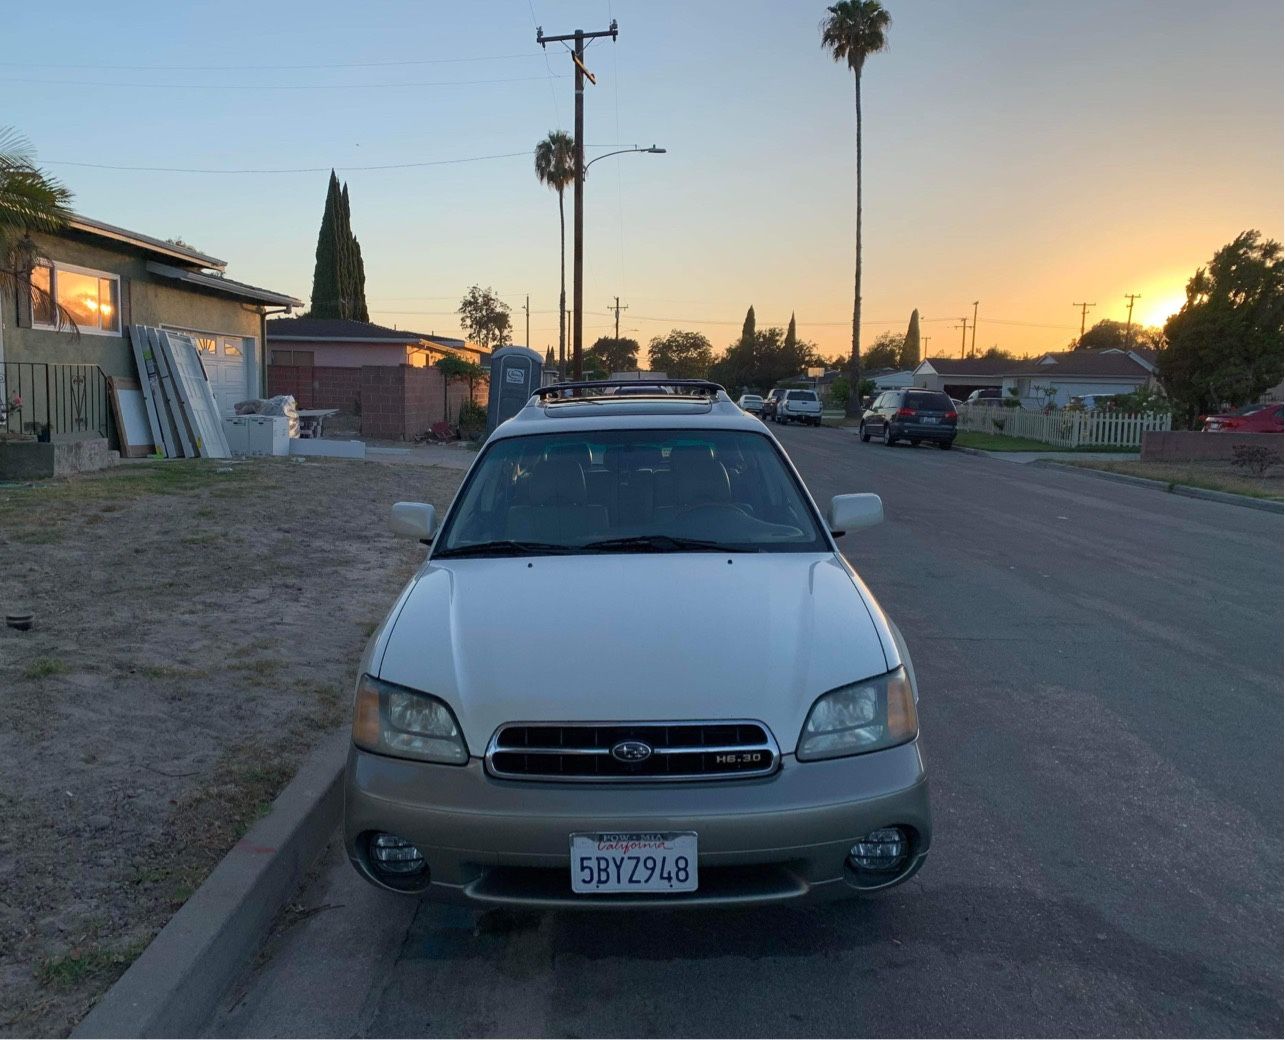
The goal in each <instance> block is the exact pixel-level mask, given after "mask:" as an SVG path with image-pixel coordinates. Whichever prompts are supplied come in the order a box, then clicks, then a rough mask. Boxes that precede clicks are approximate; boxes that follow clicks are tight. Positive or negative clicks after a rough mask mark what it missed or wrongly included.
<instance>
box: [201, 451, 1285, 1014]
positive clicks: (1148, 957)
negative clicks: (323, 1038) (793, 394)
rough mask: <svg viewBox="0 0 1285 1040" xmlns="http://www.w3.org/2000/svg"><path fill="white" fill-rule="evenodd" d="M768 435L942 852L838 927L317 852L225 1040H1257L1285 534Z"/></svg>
mask: <svg viewBox="0 0 1285 1040" xmlns="http://www.w3.org/2000/svg"><path fill="white" fill-rule="evenodd" d="M779 436H780V438H781V440H782V442H783V443H784V444H785V445H786V447H787V449H788V450H789V451H790V453H791V455H792V457H793V458H794V460H795V462H796V463H797V465H798V466H799V468H800V470H801V471H802V473H803V475H804V478H805V479H806V480H807V482H808V484H809V485H810V487H811V489H812V491H813V493H814V494H815V495H816V497H817V498H818V499H819V500H822V501H824V500H825V499H826V498H828V496H830V495H832V494H835V493H838V492H840V491H854V490H859V491H876V492H878V493H879V494H881V495H882V496H883V498H884V503H885V508H886V512H887V522H886V523H885V524H884V525H883V526H882V527H880V528H875V529H872V530H869V531H864V532H861V533H859V534H856V535H854V536H852V537H849V538H847V539H845V540H844V549H845V552H847V553H848V554H849V556H850V558H851V559H852V560H853V561H854V563H855V564H856V566H857V567H858V569H859V570H860V571H861V572H862V574H863V575H864V576H865V578H866V580H867V581H868V582H869V584H870V585H871V587H872V588H873V590H874V592H875V593H876V595H877V596H879V598H880V600H881V601H882V602H883V604H884V606H885V607H887V609H888V610H889V611H890V613H892V614H893V616H894V617H895V618H896V619H897V621H898V623H899V624H900V626H901V628H902V630H903V632H904V633H905V636H906V638H907V641H908V642H909V645H910V647H911V649H912V652H913V654H914V656H915V663H916V667H917V669H918V673H919V680H920V686H921V693H922V701H921V706H920V710H921V715H922V724H923V731H924V741H925V753H926V755H927V756H928V763H929V769H930V773H931V775H932V783H933V798H934V811H935V817H936V833H935V835H934V846H933V852H932V855H931V856H930V857H929V860H928V863H927V865H926V867H925V868H924V870H923V871H922V872H921V873H920V874H919V875H918V876H917V877H916V878H915V879H914V880H913V881H912V882H910V883H909V884H907V885H905V886H903V887H902V888H900V889H897V890H894V891H893V892H890V893H888V894H886V895H885V896H883V897H880V898H874V899H869V900H867V901H863V902H856V903H852V904H847V905H841V906H838V907H834V906H830V907H826V908H822V909H814V910H813V909H802V908H791V907H781V908H776V909H770V910H760V911H721V912H703V913H647V914H639V915H637V916H628V915H622V914H607V913H583V914H581V913H550V914H538V915H537V914H514V913H510V912H488V913H485V914H477V913H473V912H469V911H462V910H457V909H445V908H440V907H435V906H432V905H429V904H420V903H418V902H416V901H415V900H413V899H403V898H398V897H394V896H392V895H386V894H383V893H380V892H376V891H374V890H373V889H371V888H369V887H368V886H366V885H365V884H364V883H362V882H361V881H359V880H358V879H357V877H356V875H355V874H354V873H353V872H352V871H351V869H350V868H349V867H348V865H347V864H346V862H343V860H342V856H341V854H340V853H339V852H338V850H336V849H332V850H331V852H330V854H329V855H328V858H327V859H326V860H325V861H324V862H323V863H322V864H321V866H320V868H319V870H318V872H317V874H316V877H315V878H314V880H313V881H312V883H311V884H310V885H309V886H308V887H307V888H306V889H305V890H304V891H303V892H302V893H301V894H300V896H299V899H298V902H297V905H296V907H295V908H294V909H293V911H292V912H291V913H289V914H287V915H286V916H285V918H284V919H283V921H282V922H281V925H280V927H279V928H278V931H277V933H276V935H275V937H274V938H273V940H272V941H271V943H270V944H269V947H268V949H267V950H266V951H265V957H264V959H263V960H262V963H261V964H260V965H259V966H258V967H257V968H256V969H255V970H254V971H252V972H251V973H250V974H249V975H248V976H247V977H246V979H245V980H244V981H243V983H242V985H241V986H240V987H239V988H238V990H237V991H236V992H235V993H234V994H233V995H232V997H231V998H230V1000H229V1001H228V1004H227V1006H226V1007H225V1009H224V1011H223V1013H222V1014H221V1015H220V1016H219V1017H218V1018H217V1020H216V1021H214V1022H212V1023H211V1024H210V1028H209V1033H210V1035H228V1036H231V1035H354V1034H376V1035H380V1034H382V1035H430V1036H441V1035H465V1036H483V1035H488V1036H511V1035H512V1036H524V1035H559V1036H572V1035H595V1034H597V1035H609V1036H616V1035H619V1036H654V1035H671V1034H672V1035H697V1036H723V1035H736V1036H803V1035H833V1036H866V1035H886V1034H903V1035H975V1034H997V1035H1130V1034H1145V1035H1173V1034H1183V1035H1188V1034H1190V1035H1227V1034H1233V1035H1274V1036H1279V1035H1280V1034H1281V1031H1282V1017H1281V982H1282V976H1281V960H1282V932H1281V853H1282V848H1281V818H1282V801H1281V781H1282V770H1281V767H1282V760H1281V731H1282V698H1281V667H1280V665H1281V625H1282V616H1281V595H1280V593H1281V583H1280V582H1281V579H1280V575H1281V564H1282V555H1281V531H1282V526H1281V518H1280V517H1279V516H1274V515H1269V514H1265V513H1259V512H1256V511H1251V510H1246V509H1238V508H1235V507H1230V506H1223V505H1219V504H1216V503H1210V502H1203V501H1196V500H1188V499H1178V498H1176V497H1175V496H1171V495H1162V494H1159V493H1156V492H1153V491H1149V490H1145V489H1140V488H1133V487H1128V486H1122V485H1116V484H1112V483H1108V482H1105V481H1100V480H1096V479H1093V478H1091V477H1084V476H1080V475H1078V474H1074V473H1063V472H1060V471H1048V470H1042V469H1038V468H1033V467H1027V466H1006V465H1002V464H1000V463H997V462H994V461H992V460H989V459H984V458H976V457H971V456H964V455H960V454H956V453H953V452H952V453H946V452H940V451H937V450H934V449H928V448H925V449H918V450H916V449H911V448H895V449H887V448H884V447H882V446H877V445H874V444H871V445H862V444H860V443H859V442H858V441H857V439H856V438H855V437H853V436H852V435H851V434H849V433H846V432H844V431H841V430H831V429H816V430H812V429H808V430H803V429H785V430H783V431H780V433H779Z"/></svg>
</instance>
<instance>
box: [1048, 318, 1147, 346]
mask: <svg viewBox="0 0 1285 1040" xmlns="http://www.w3.org/2000/svg"><path fill="white" fill-rule="evenodd" d="M1162 339H1163V334H1162V333H1161V331H1160V330H1159V329H1153V328H1151V327H1149V326H1146V325H1134V326H1133V328H1132V329H1130V328H1129V326H1128V324H1127V323H1126V322H1123V321H1112V320H1111V319H1110V318H1103V319H1102V320H1101V321H1100V322H1098V323H1097V324H1096V325H1094V326H1093V327H1092V328H1091V329H1089V330H1088V331H1087V332H1085V333H1084V335H1083V336H1081V337H1079V339H1076V340H1074V341H1073V342H1072V343H1071V349H1072V350H1110V349H1111V348H1115V349H1117V350H1127V349H1129V348H1130V347H1151V348H1155V347H1158V346H1159V345H1160V342H1161V340H1162Z"/></svg>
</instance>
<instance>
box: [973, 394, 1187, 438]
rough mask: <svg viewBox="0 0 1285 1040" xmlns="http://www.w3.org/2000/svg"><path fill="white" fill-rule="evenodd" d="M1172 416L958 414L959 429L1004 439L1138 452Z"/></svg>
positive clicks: (1016, 411)
mask: <svg viewBox="0 0 1285 1040" xmlns="http://www.w3.org/2000/svg"><path fill="white" fill-rule="evenodd" d="M1172 425H1173V416H1171V415H1169V414H1167V413H1162V414H1152V413H1148V414H1145V415H1140V414H1134V413H1129V412H1112V411H1095V412H1072V411H1066V410H1057V411H1052V412H1033V411H1028V410H1026V409H1023V408H1000V407H995V406H990V405H965V406H964V407H962V408H960V410H959V427H958V428H959V429H960V430H969V431H972V432H974V433H991V434H997V435H999V436H1002V437H1025V438H1028V439H1029V440H1033V441H1043V442H1044V443H1045V444H1052V445H1056V446H1057V447H1060V448H1136V447H1141V445H1142V435H1143V434H1144V433H1148V432H1150V431H1152V430H1160V431H1166V430H1169V429H1170V428H1171V427H1172Z"/></svg>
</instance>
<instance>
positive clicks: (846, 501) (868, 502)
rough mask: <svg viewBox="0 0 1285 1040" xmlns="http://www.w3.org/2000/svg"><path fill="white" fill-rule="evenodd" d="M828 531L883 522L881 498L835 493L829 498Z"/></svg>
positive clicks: (842, 531) (869, 525)
mask: <svg viewBox="0 0 1285 1040" xmlns="http://www.w3.org/2000/svg"><path fill="white" fill-rule="evenodd" d="M828 519H829V522H830V533H831V534H834V535H839V534H845V533H846V532H848V531H855V530H856V529H857V528H859V527H874V525H875V524H881V523H883V499H881V498H880V497H879V496H878V495H872V494H868V493H867V494H861V495H835V496H834V498H832V499H830V515H829V517H828Z"/></svg>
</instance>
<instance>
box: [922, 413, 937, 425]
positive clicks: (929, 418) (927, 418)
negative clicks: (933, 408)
mask: <svg viewBox="0 0 1285 1040" xmlns="http://www.w3.org/2000/svg"><path fill="white" fill-rule="evenodd" d="M919 421H920V422H921V423H930V424H932V425H933V426H936V425H937V416H935V415H921V416H920V417H919Z"/></svg>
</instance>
